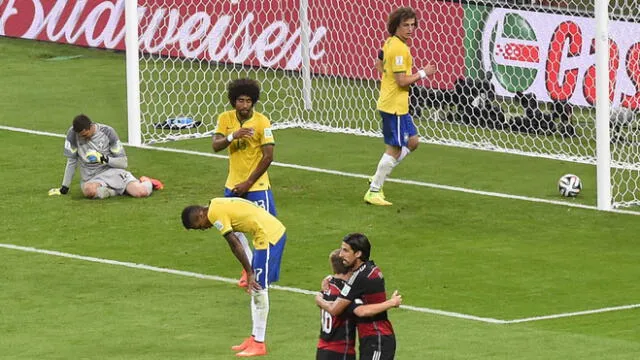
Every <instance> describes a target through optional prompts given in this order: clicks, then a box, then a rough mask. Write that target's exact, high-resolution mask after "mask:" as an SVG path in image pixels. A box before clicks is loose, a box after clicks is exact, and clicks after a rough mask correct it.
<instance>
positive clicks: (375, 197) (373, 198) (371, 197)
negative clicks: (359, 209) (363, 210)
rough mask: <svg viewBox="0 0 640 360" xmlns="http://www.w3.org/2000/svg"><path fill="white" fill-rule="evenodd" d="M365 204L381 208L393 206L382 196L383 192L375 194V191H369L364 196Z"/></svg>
mask: <svg viewBox="0 0 640 360" xmlns="http://www.w3.org/2000/svg"><path fill="white" fill-rule="evenodd" d="M364 202H366V203H367V204H371V205H379V206H391V205H393V204H392V203H390V202H388V201H387V200H385V199H384V196H383V195H382V193H381V192H379V191H378V192H374V191H371V190H369V191H367V193H366V194H364Z"/></svg>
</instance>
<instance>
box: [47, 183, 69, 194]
mask: <svg viewBox="0 0 640 360" xmlns="http://www.w3.org/2000/svg"><path fill="white" fill-rule="evenodd" d="M68 192H69V188H68V187H66V186H64V185H62V187H61V188H59V189H58V188H53V189H51V190H49V196H58V195H66V194H67V193H68Z"/></svg>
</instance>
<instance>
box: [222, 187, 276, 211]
mask: <svg viewBox="0 0 640 360" xmlns="http://www.w3.org/2000/svg"><path fill="white" fill-rule="evenodd" d="M224 197H237V196H236V195H235V194H234V193H232V192H231V189H227V188H225V189H224ZM243 198H244V199H247V200H249V201H251V202H252V203H254V204H256V205H258V206H260V207H261V208H263V209H265V210H267V211H268V212H269V213H270V214H271V215H273V216H277V215H276V214H277V212H276V203H275V202H274V201H273V192H271V189H267V190H259V191H249V192H247V193H246V194H244V196H243Z"/></svg>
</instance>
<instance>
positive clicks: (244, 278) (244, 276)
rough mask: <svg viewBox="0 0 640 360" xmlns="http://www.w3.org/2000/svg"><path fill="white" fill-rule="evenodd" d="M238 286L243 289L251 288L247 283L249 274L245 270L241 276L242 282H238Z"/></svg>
mask: <svg viewBox="0 0 640 360" xmlns="http://www.w3.org/2000/svg"><path fill="white" fill-rule="evenodd" d="M238 286H239V287H241V288H246V287H247V286H249V283H248V282H247V272H246V271H245V270H244V269H242V275H240V280H238Z"/></svg>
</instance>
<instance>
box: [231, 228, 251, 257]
mask: <svg viewBox="0 0 640 360" xmlns="http://www.w3.org/2000/svg"><path fill="white" fill-rule="evenodd" d="M234 234H235V236H236V237H237V238H238V240H240V244H242V248H243V249H244V253H245V254H247V259H249V264H251V262H252V261H253V250H251V246H249V240H247V237H246V236H245V235H244V233H241V232H234Z"/></svg>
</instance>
